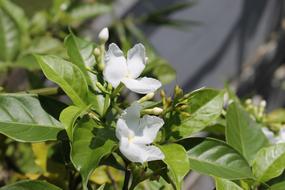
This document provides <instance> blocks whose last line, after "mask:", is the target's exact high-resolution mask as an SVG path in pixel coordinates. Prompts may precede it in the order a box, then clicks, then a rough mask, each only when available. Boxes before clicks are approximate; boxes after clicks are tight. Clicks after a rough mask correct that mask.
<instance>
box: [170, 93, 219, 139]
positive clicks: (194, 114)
mask: <svg viewBox="0 0 285 190" xmlns="http://www.w3.org/2000/svg"><path fill="white" fill-rule="evenodd" d="M223 97H224V92H223V91H219V90H214V89H207V88H204V89H199V90H197V91H194V92H192V93H190V94H189V98H188V99H187V100H188V108H187V110H185V111H186V112H188V113H189V114H190V116H188V117H183V116H181V115H178V116H177V117H174V118H173V120H172V122H169V124H168V125H174V126H171V128H173V131H172V133H171V134H170V135H172V137H174V138H176V139H181V138H186V137H189V136H190V135H192V134H194V133H197V132H199V131H201V130H203V129H204V128H205V127H207V126H208V125H209V124H211V123H212V122H213V121H215V120H216V119H217V118H218V117H219V116H220V115H221V113H222V110H223V102H224V100H223Z"/></svg>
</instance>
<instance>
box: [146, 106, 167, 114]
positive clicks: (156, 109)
mask: <svg viewBox="0 0 285 190" xmlns="http://www.w3.org/2000/svg"><path fill="white" fill-rule="evenodd" d="M162 112H163V109H161V108H159V107H154V108H151V109H144V110H142V113H143V114H152V115H160V114H162Z"/></svg>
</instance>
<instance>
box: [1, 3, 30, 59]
mask: <svg viewBox="0 0 285 190" xmlns="http://www.w3.org/2000/svg"><path fill="white" fill-rule="evenodd" d="M26 30H27V20H26V17H25V15H24V12H23V10H22V9H21V8H20V7H18V6H16V5H14V4H13V3H12V2H10V1H8V0H1V1H0V49H1V51H0V60H2V61H8V62H9V61H12V60H14V59H15V57H16V56H17V54H18V52H19V50H20V48H21V47H22V46H23V44H24V42H25V40H27V34H26Z"/></svg>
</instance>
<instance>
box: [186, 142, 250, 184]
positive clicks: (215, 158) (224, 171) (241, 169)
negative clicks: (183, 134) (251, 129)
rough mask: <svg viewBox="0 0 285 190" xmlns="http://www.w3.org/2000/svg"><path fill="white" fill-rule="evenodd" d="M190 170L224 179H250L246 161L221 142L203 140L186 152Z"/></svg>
mask: <svg viewBox="0 0 285 190" xmlns="http://www.w3.org/2000/svg"><path fill="white" fill-rule="evenodd" d="M188 157H189V161H190V167H191V169H193V170H195V171H197V172H200V173H203V174H206V175H214V176H217V177H221V178H225V179H243V178H252V177H253V175H252V172H251V169H250V167H249V164H248V163H247V161H246V160H245V159H244V158H243V157H242V156H241V155H240V154H239V153H238V152H237V151H236V150H234V149H233V148H231V147H230V146H229V145H227V144H226V143H224V142H222V141H218V140H214V139H205V140H204V141H203V142H202V143H200V144H198V145H197V146H195V147H194V148H192V149H190V150H189V151H188Z"/></svg>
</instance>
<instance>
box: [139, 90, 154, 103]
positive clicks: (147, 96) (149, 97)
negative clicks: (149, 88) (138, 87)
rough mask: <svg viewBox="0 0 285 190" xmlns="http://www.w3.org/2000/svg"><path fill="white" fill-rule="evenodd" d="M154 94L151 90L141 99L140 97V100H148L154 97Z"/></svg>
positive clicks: (141, 101) (140, 101)
mask: <svg viewBox="0 0 285 190" xmlns="http://www.w3.org/2000/svg"><path fill="white" fill-rule="evenodd" d="M154 95H155V94H154V93H153V92H150V93H148V94H147V95H145V96H144V97H142V98H141V99H139V100H138V102H139V103H143V102H145V101H148V100H150V99H152V98H153V97H154Z"/></svg>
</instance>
